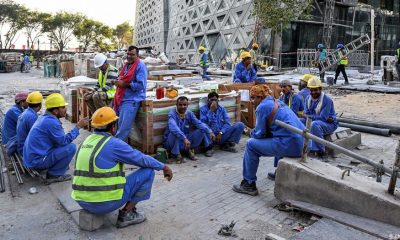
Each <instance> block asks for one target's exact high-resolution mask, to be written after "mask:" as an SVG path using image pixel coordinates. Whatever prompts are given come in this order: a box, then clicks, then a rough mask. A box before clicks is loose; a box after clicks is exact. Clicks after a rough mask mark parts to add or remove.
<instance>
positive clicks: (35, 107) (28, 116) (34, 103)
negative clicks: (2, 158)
mask: <svg viewBox="0 0 400 240" xmlns="http://www.w3.org/2000/svg"><path fill="white" fill-rule="evenodd" d="M42 101H43V96H42V94H41V93H40V92H37V91H35V92H31V93H29V95H28V97H27V98H26V102H27V103H28V104H29V107H28V109H27V110H26V111H25V112H23V113H22V114H21V115H20V116H19V118H18V123H17V150H18V153H19V154H20V155H21V156H22V155H23V150H24V144H25V140H26V137H27V136H28V134H29V131H30V130H31V128H32V126H33V124H34V123H35V122H36V119H37V118H38V114H37V113H38V112H39V111H40V109H42Z"/></svg>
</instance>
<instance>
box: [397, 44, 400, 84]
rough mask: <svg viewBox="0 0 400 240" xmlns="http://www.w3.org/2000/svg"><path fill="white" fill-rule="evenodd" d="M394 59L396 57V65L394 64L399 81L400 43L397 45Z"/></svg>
mask: <svg viewBox="0 0 400 240" xmlns="http://www.w3.org/2000/svg"><path fill="white" fill-rule="evenodd" d="M396 57H397V64H396V69H397V76H398V78H399V80H400V41H399V43H398V44H397V49H396Z"/></svg>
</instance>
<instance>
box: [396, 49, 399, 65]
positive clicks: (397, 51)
mask: <svg viewBox="0 0 400 240" xmlns="http://www.w3.org/2000/svg"><path fill="white" fill-rule="evenodd" d="M396 53H397V59H398V60H399V62H400V48H398V49H397V50H396Z"/></svg>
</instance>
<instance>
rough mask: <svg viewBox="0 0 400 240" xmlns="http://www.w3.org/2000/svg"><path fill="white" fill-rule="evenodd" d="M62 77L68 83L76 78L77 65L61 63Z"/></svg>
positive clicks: (71, 62)
mask: <svg viewBox="0 0 400 240" xmlns="http://www.w3.org/2000/svg"><path fill="white" fill-rule="evenodd" d="M60 67H61V76H62V78H63V79H64V81H67V80H68V79H69V78H71V77H75V65H74V61H65V62H61V63H60Z"/></svg>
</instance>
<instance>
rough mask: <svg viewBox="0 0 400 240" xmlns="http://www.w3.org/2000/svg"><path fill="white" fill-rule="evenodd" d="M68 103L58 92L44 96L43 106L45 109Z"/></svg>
mask: <svg viewBox="0 0 400 240" xmlns="http://www.w3.org/2000/svg"><path fill="white" fill-rule="evenodd" d="M67 105H68V103H66V102H65V99H64V97H63V96H62V95H61V94H59V93H52V94H50V95H49V96H47V98H46V103H45V106H46V108H47V109H50V108H56V107H64V106H67Z"/></svg>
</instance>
